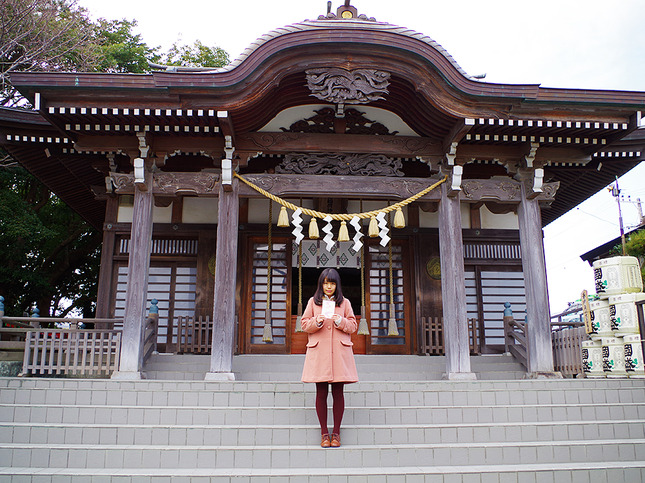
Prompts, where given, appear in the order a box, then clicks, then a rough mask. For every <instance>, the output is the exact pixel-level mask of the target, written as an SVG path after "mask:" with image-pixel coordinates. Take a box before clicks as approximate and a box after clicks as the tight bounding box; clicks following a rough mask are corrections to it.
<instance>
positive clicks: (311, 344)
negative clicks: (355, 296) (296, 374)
mask: <svg viewBox="0 0 645 483" xmlns="http://www.w3.org/2000/svg"><path fill="white" fill-rule="evenodd" d="M321 311H322V306H320V305H316V304H314V299H313V298H310V299H309V302H308V303H307V308H306V309H305V311H304V313H303V314H302V322H301V327H302V330H303V331H305V332H307V334H309V341H308V342H307V355H306V356H305V366H304V368H303V370H302V382H357V381H358V374H357V372H356V363H355V362H354V351H353V350H352V345H353V343H352V337H351V334H352V333H354V332H356V329H357V324H356V317H354V311H353V310H352V304H351V303H350V302H349V300H347V299H346V298H345V299H344V300H343V303H341V304H340V307H336V308H335V310H334V312H335V313H337V314H339V315H340V316H341V317H342V318H341V320H340V324H339V326H338V327H336V324H334V321H333V320H332V319H325V321H324V322H323V326H322V327H321V328H318V327H317V326H316V315H318V314H319V313H320V312H321Z"/></svg>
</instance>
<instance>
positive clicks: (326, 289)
mask: <svg viewBox="0 0 645 483" xmlns="http://www.w3.org/2000/svg"><path fill="white" fill-rule="evenodd" d="M323 293H324V294H325V295H326V296H327V297H331V296H332V295H334V294H335V293H336V282H330V281H329V280H327V279H325V280H324V281H323Z"/></svg>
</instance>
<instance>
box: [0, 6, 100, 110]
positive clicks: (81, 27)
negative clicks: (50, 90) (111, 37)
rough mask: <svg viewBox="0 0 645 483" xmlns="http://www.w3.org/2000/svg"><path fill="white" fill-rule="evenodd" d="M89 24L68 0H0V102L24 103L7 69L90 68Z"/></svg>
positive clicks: (94, 54) (95, 54)
mask: <svg viewBox="0 0 645 483" xmlns="http://www.w3.org/2000/svg"><path fill="white" fill-rule="evenodd" d="M94 29H95V25H94V24H93V23H92V22H91V21H90V19H89V18H88V16H87V12H86V11H85V9H83V8H80V7H78V6H77V5H76V3H75V1H74V0H0V105H2V106H6V105H16V104H18V105H20V104H24V99H23V98H22V96H21V95H20V93H19V92H18V91H17V90H16V89H14V88H13V87H12V86H11V83H10V82H9V76H10V75H11V73H12V72H19V71H23V72H24V71H46V70H93V69H94V67H95V65H96V64H97V60H98V58H99V57H100V50H99V49H98V48H97V45H96V42H95V40H94V35H95V34H94Z"/></svg>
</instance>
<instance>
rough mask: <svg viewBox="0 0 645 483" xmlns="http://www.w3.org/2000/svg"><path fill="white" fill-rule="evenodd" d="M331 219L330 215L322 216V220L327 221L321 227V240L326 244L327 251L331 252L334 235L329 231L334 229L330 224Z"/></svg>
mask: <svg viewBox="0 0 645 483" xmlns="http://www.w3.org/2000/svg"><path fill="white" fill-rule="evenodd" d="M331 220H332V217H331V215H327V216H326V217H324V218H323V221H326V222H327V224H326V225H325V226H324V227H323V229H322V231H324V232H325V236H324V237H323V241H324V242H325V244H326V245H327V251H328V252H331V251H332V249H333V248H334V236H333V235H332V234H331V232H332V230H333V229H334V227H333V226H331Z"/></svg>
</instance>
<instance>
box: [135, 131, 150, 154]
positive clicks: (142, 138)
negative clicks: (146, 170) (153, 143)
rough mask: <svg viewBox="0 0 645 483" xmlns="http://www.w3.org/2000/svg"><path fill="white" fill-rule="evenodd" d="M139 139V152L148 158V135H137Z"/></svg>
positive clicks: (141, 133) (142, 133)
mask: <svg viewBox="0 0 645 483" xmlns="http://www.w3.org/2000/svg"><path fill="white" fill-rule="evenodd" d="M137 138H138V139H139V152H140V153H141V157H142V158H147V157H148V151H150V145H149V144H148V140H147V139H146V133H144V132H139V133H137Z"/></svg>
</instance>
